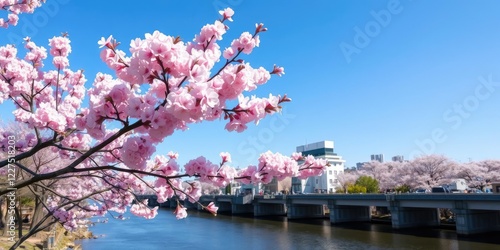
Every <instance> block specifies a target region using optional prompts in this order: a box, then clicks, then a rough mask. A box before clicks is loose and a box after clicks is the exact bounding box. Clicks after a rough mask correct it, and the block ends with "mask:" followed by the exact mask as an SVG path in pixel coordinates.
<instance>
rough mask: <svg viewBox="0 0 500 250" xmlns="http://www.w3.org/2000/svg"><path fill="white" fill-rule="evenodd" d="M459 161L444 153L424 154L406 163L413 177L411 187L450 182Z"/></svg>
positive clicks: (408, 171) (409, 173)
mask: <svg viewBox="0 0 500 250" xmlns="http://www.w3.org/2000/svg"><path fill="white" fill-rule="evenodd" d="M456 167H457V163H456V162H454V161H452V160H450V159H449V158H447V157H445V156H443V155H424V156H420V157H417V158H415V159H413V160H412V161H411V162H409V163H408V164H407V165H406V169H407V173H408V176H411V177H412V180H413V181H412V182H413V183H409V186H410V187H415V186H418V187H432V186H436V185H442V184H448V183H449V182H450V181H451V179H453V178H454V173H455V169H456Z"/></svg>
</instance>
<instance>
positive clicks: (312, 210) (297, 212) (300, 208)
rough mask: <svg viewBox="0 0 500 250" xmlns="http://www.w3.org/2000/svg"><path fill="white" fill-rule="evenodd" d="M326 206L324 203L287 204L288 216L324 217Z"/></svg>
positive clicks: (297, 217)
mask: <svg viewBox="0 0 500 250" xmlns="http://www.w3.org/2000/svg"><path fill="white" fill-rule="evenodd" d="M324 217H325V208H324V206H323V205H308V204H293V203H288V204H287V218H288V219H300V218H324Z"/></svg>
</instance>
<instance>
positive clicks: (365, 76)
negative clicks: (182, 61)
mask: <svg viewBox="0 0 500 250" xmlns="http://www.w3.org/2000/svg"><path fill="white" fill-rule="evenodd" d="M264 3H265V5H266V7H263V6H262V5H263V4H264ZM150 4H151V5H154V6H155V8H151V6H149V5H132V4H130V5H129V4H120V5H116V4H114V3H108V2H103V3H100V4H99V5H100V6H101V7H102V8H96V6H95V4H92V3H90V2H86V1H84V2H82V1H62V0H61V1H52V2H49V3H47V5H46V6H43V7H42V8H40V9H39V10H38V12H36V13H35V14H33V15H21V18H20V20H19V25H18V26H16V27H11V28H9V29H8V30H0V35H1V36H3V37H6V39H4V40H3V43H2V45H4V44H6V43H14V44H16V47H17V48H18V50H19V53H20V56H24V53H25V51H24V49H22V46H23V45H22V43H21V41H22V38H24V37H26V36H31V37H32V40H33V41H35V42H36V43H37V44H39V45H43V46H44V47H48V46H47V40H48V39H49V38H52V37H53V36H57V35H59V34H61V32H68V34H69V36H70V38H71V41H72V42H71V45H72V50H73V51H72V54H71V55H70V56H69V58H70V62H71V65H70V68H71V69H73V70H76V69H84V70H85V74H86V77H87V79H88V81H87V83H86V86H87V88H90V86H91V84H92V82H93V79H94V77H95V74H96V73H97V72H99V71H102V72H105V73H111V71H110V70H109V69H107V67H106V66H105V64H104V63H103V62H102V61H101V59H100V56H99V51H100V50H99V46H98V45H97V41H98V40H99V39H100V38H101V37H108V36H109V35H114V37H115V38H116V39H117V40H118V41H120V42H122V45H121V49H123V50H125V51H126V52H127V53H128V46H129V42H130V40H132V39H134V38H136V37H144V34H145V33H152V32H153V31H154V30H160V31H161V32H163V33H165V34H167V35H172V36H178V35H179V36H180V37H181V38H182V39H183V41H185V42H187V41H190V40H192V38H193V36H194V34H196V33H198V32H199V30H200V29H201V27H202V26H204V25H205V24H207V23H213V21H214V20H215V19H216V18H218V10H220V9H222V8H226V7H231V8H233V9H234V11H235V16H234V17H233V19H234V22H229V23H228V25H229V28H230V29H229V30H228V33H227V35H226V36H225V38H224V40H223V41H222V42H221V45H222V46H223V48H224V47H227V46H229V44H230V43H231V41H232V39H234V38H236V37H238V36H239V34H241V32H243V31H250V32H252V31H253V29H254V28H255V26H254V25H255V23H261V22H262V23H264V25H265V26H266V27H267V28H268V29H269V31H267V32H265V33H263V34H262V35H261V37H260V40H261V44H260V46H259V48H256V49H255V51H254V52H253V53H252V55H249V56H246V55H243V57H242V58H243V59H244V60H248V61H250V62H252V66H253V67H258V66H264V67H265V68H266V69H268V70H270V69H272V67H273V65H274V64H276V65H279V66H283V67H284V68H285V73H286V74H285V75H284V76H283V77H273V78H272V79H271V81H270V82H269V83H268V84H267V85H266V86H262V87H261V88H260V89H259V90H258V91H257V92H256V93H255V94H257V95H260V96H267V95H268V93H273V94H275V95H278V94H282V95H283V94H287V95H288V96H290V97H291V98H292V102H291V103H285V104H284V105H283V111H282V114H281V115H274V116H271V117H267V118H266V119H264V120H262V121H261V122H260V123H259V125H258V126H254V125H253V124H250V126H249V129H248V130H247V131H245V132H243V133H228V132H226V131H225V130H224V125H225V121H216V122H213V123H204V124H203V125H201V126H200V125H198V124H195V125H193V126H191V127H190V129H189V130H188V131H185V132H182V131H178V132H176V133H175V134H174V135H173V136H171V137H169V138H167V139H166V140H165V142H164V143H163V144H162V145H161V146H159V147H158V150H157V153H159V154H166V153H167V152H168V151H170V150H172V151H176V152H179V156H180V159H179V162H181V163H185V162H187V161H189V160H190V159H193V158H196V157H198V156H200V155H204V156H206V157H207V158H208V159H210V160H212V161H214V162H217V161H219V153H220V152H226V151H227V152H230V153H231V154H232V158H233V161H234V162H233V164H234V165H235V166H241V167H245V166H247V165H249V164H257V158H258V155H259V154H260V153H262V152H265V151H267V150H271V151H273V152H281V153H283V154H287V155H289V154H291V153H292V152H294V151H295V147H296V146H298V145H304V144H308V143H311V142H317V141H324V140H329V141H334V142H335V146H336V149H335V152H336V153H338V154H339V155H341V156H342V157H343V159H345V160H346V167H352V166H355V164H356V163H357V162H364V161H367V160H369V158H370V155H371V154H373V153H377V152H381V153H383V154H384V155H386V156H388V157H392V156H396V155H402V156H403V157H404V159H408V160H411V159H412V158H413V157H415V156H417V155H419V154H443V155H445V156H447V157H449V158H451V159H453V160H456V161H460V162H466V161H470V160H472V161H478V160H484V159H498V158H500V157H499V155H498V152H497V150H496V148H498V141H500V140H499V139H500V132H499V130H498V129H497V128H498V127H499V125H500V115H499V114H500V112H499V107H500V99H499V97H500V95H499V94H498V91H497V89H498V87H499V86H500V35H499V32H498V30H497V29H498V28H497V25H496V24H497V23H498V22H500V17H499V16H498V15H497V13H496V10H497V9H498V7H500V3H498V2H495V1H483V2H481V4H474V3H472V2H466V1H440V2H430V1H409V0H408V1H392V0H389V1H372V2H363V4H362V5H359V4H358V3H356V1H352V2H351V1H333V2H332V1H317V2H315V3H314V4H311V3H305V2H291V3H288V2H287V4H286V6H283V5H282V3H279V2H272V3H267V2H263V1H260V2H259V1H252V2H250V1H213V2H212V1H207V2H196V4H195V5H193V2H190V1H186V2H177V1H171V2H163V1H151V3H150ZM110 8H114V9H115V10H116V11H115V12H111V13H110V12H109V11H105V10H109V9H110ZM308 8H310V9H314V14H312V13H311V12H305V11H304V10H305V9H308ZM277 9H279V10H282V11H283V12H277V11H276V10H277ZM134 12H146V13H149V15H148V16H149V17H148V18H142V19H134V18H124V16H127V15H128V14H129V13H134ZM186 16H188V17H189V18H186ZM297 17H303V18H297ZM81 20H85V21H84V22H82V21H81ZM179 23H182V25H179ZM47 64H49V63H47ZM49 66H50V65H47V66H46V67H49ZM1 107H2V108H1V110H0V111H1V116H0V117H1V119H2V120H3V122H8V121H11V120H12V119H13V117H12V115H11V114H10V112H11V111H12V107H13V106H12V104H10V103H9V104H7V103H3V104H2V106H1ZM193 145H196V147H194V146H193ZM193 149H196V150H193Z"/></svg>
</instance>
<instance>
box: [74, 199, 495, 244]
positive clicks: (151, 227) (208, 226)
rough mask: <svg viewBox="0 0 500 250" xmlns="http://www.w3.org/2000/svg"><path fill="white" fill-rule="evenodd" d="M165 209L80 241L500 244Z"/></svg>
mask: <svg viewBox="0 0 500 250" xmlns="http://www.w3.org/2000/svg"><path fill="white" fill-rule="evenodd" d="M172 211H173V210H168V209H162V210H159V212H158V216H157V217H156V218H155V219H153V220H146V219H143V218H138V217H135V216H133V215H126V217H127V216H130V219H127V220H123V221H122V220H115V219H109V222H108V223H97V224H96V226H93V227H91V228H90V230H91V231H92V232H93V233H94V235H98V236H100V237H99V238H98V239H89V240H83V241H80V242H77V243H78V244H81V246H82V248H83V249H84V250H101V249H102V250H104V249H106V250H110V249H112V250H114V249H120V250H121V249H133V250H153V249H189V250H191V249H224V250H226V249H236V250H247V249H249V250H250V249H251V250H254V249H257V250H261V249H262V250H267V249H269V250H279V249H297V250H302V249H305V250H309V249H349V250H352V249H363V250H364V249H370V250H377V249H384V250H385V249H422V250H432V249H470V250H482V249H488V250H489V249H492V250H493V249H496V250H498V249H500V234H499V233H490V234H484V235H480V236H474V237H458V236H457V235H456V233H455V231H454V230H453V229H443V228H440V229H438V228H419V229H405V230H393V229H392V228H391V226H390V225H387V224H374V223H348V224H342V225H341V226H338V225H333V226H332V225H330V221H329V220H328V219H304V220H287V218H286V217H270V218H253V217H245V216H231V215H221V214H219V215H217V216H216V217H215V216H213V215H211V214H209V213H206V212H204V211H201V212H198V211H193V210H191V211H188V217H187V218H186V219H183V220H177V219H176V218H175V216H174V215H173V214H172Z"/></svg>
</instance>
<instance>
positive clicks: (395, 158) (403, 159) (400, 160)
mask: <svg viewBox="0 0 500 250" xmlns="http://www.w3.org/2000/svg"><path fill="white" fill-rule="evenodd" d="M392 161H399V162H403V161H405V157H404V156H402V155H395V156H393V157H392Z"/></svg>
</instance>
